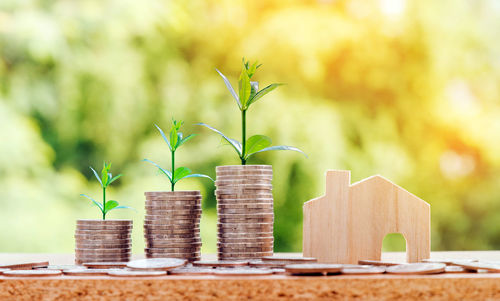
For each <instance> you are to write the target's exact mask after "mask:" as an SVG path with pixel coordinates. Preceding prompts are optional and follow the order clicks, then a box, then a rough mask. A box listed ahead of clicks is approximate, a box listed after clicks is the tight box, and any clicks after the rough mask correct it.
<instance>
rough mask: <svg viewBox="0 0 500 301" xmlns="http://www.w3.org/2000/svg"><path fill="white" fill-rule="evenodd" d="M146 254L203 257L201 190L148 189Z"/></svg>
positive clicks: (197, 258)
mask: <svg viewBox="0 0 500 301" xmlns="http://www.w3.org/2000/svg"><path fill="white" fill-rule="evenodd" d="M144 194H145V196H146V217H145V219H144V238H145V240H146V248H145V250H144V251H145V253H146V257H147V258H162V257H171V258H183V259H187V260H189V261H197V260H200V259H201V238H200V218H201V193H200V192H199V191H158V192H145V193H144Z"/></svg>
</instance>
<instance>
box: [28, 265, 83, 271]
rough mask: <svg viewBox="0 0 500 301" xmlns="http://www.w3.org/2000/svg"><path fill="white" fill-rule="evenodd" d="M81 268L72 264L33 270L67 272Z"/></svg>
mask: <svg viewBox="0 0 500 301" xmlns="http://www.w3.org/2000/svg"><path fill="white" fill-rule="evenodd" d="M77 268H81V266H79V265H74V264H62V265H49V266H46V267H40V268H34V269H35V270H59V271H62V270H69V269H77Z"/></svg>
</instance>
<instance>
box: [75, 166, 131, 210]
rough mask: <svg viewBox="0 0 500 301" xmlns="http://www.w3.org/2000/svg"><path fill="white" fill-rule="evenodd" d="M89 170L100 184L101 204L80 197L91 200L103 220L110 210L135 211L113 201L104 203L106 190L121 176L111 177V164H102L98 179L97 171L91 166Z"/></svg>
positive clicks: (88, 197)
mask: <svg viewBox="0 0 500 301" xmlns="http://www.w3.org/2000/svg"><path fill="white" fill-rule="evenodd" d="M90 169H91V170H92V172H93V173H94V176H95V177H96V179H97V181H99V183H100V184H101V187H102V203H99V202H97V201H96V200H94V199H93V198H91V197H90V196H88V195H86V194H83V193H82V194H80V195H81V196H84V197H86V198H87V199H89V200H91V201H92V203H94V205H96V206H97V207H98V208H99V210H101V212H102V219H103V220H105V219H106V214H108V212H110V211H111V210H114V209H132V210H135V209H134V208H132V207H128V206H120V204H118V202H117V201H114V200H109V201H106V188H108V186H109V185H111V183H113V182H114V181H116V180H118V179H119V178H120V177H121V176H122V175H121V174H119V175H117V176H114V177H113V174H111V172H110V170H111V163H109V164H106V162H104V164H103V167H102V170H101V176H100V177H99V174H98V173H97V171H95V169H93V168H92V166H90Z"/></svg>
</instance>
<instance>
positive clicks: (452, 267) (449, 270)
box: [444, 265, 470, 273]
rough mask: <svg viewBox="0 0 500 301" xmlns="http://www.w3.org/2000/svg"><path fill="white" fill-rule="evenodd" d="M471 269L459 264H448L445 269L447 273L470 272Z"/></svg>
mask: <svg viewBox="0 0 500 301" xmlns="http://www.w3.org/2000/svg"><path fill="white" fill-rule="evenodd" d="M469 271H470V270H467V269H465V268H463V267H460V266H457V265H448V266H446V268H445V269H444V272H445V273H469Z"/></svg>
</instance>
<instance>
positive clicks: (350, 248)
mask: <svg viewBox="0 0 500 301" xmlns="http://www.w3.org/2000/svg"><path fill="white" fill-rule="evenodd" d="M350 178H351V174H350V171H346V170H329V171H327V173H326V193H325V195H324V196H321V197H319V198H316V199H313V200H310V201H308V202H306V203H305V204H304V208H303V210H304V235H303V253H304V256H306V257H315V258H317V259H318V262H323V263H351V264H357V263H358V260H381V252H382V242H383V239H384V237H385V236H386V235H387V234H389V233H401V234H402V235H403V236H404V238H405V239H406V257H407V261H408V262H418V261H420V260H422V259H426V258H429V256H430V206H429V204H428V203H427V202H425V201H423V200H422V199H420V198H418V197H416V196H415V195H413V194H411V193H410V192H408V191H406V190H404V189H403V188H401V187H399V186H397V185H396V184H394V183H392V182H391V181H389V180H387V179H385V178H384V177H382V176H378V175H376V176H372V177H369V178H366V179H364V180H362V181H360V182H357V183H354V184H352V185H351V184H350V183H351V179H350Z"/></svg>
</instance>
